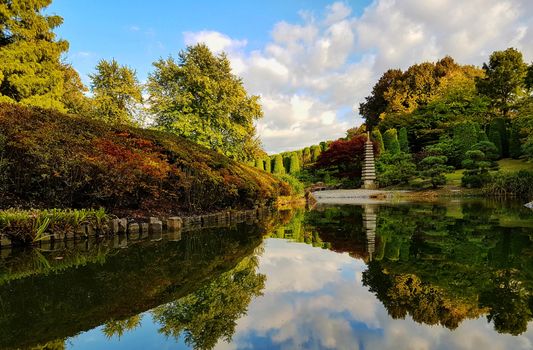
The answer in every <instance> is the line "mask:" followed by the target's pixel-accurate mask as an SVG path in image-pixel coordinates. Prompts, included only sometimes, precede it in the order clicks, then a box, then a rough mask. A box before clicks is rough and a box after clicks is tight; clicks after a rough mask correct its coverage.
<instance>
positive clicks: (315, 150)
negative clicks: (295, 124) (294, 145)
mask: <svg viewBox="0 0 533 350" xmlns="http://www.w3.org/2000/svg"><path fill="white" fill-rule="evenodd" d="M320 153H322V149H321V148H320V146H318V145H315V146H311V162H313V163H314V162H316V160H317V159H318V157H319V156H320Z"/></svg>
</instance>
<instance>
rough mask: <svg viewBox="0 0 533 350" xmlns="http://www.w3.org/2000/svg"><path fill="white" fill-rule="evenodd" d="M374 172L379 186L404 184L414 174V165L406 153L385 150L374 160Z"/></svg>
mask: <svg viewBox="0 0 533 350" xmlns="http://www.w3.org/2000/svg"><path fill="white" fill-rule="evenodd" d="M385 147H386V146H385ZM376 173H377V174H376V175H377V181H378V183H379V186H381V187H386V186H392V185H400V184H406V183H408V182H409V180H410V179H411V178H412V177H413V176H414V175H415V173H416V165H415V163H413V159H412V157H411V155H410V154H408V153H404V152H399V151H397V152H390V151H385V153H382V154H381V155H380V157H379V158H378V159H377V161H376Z"/></svg>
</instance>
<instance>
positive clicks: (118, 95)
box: [89, 59, 142, 124]
mask: <svg viewBox="0 0 533 350" xmlns="http://www.w3.org/2000/svg"><path fill="white" fill-rule="evenodd" d="M89 77H90V78H91V91H92V93H93V94H94V104H95V108H96V111H95V112H96V117H97V118H100V119H102V120H105V121H107V122H111V123H126V124H127V123H132V122H133V121H134V119H135V117H136V113H137V111H138V106H139V104H140V103H142V87H141V85H140V84H139V81H138V80H137V77H136V73H135V71H134V70H133V69H131V68H129V67H126V66H121V65H119V64H118V62H117V61H116V60H115V59H113V60H111V61H106V60H101V61H100V62H98V65H97V66H96V73H94V74H91V75H89Z"/></svg>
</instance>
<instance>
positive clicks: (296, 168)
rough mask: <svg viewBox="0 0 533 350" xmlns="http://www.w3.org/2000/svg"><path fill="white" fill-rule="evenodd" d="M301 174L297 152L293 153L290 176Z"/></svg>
mask: <svg viewBox="0 0 533 350" xmlns="http://www.w3.org/2000/svg"><path fill="white" fill-rule="evenodd" d="M298 172H300V160H299V159H298V155H297V154H296V153H295V152H292V153H291V156H290V163H289V174H296V173H298Z"/></svg>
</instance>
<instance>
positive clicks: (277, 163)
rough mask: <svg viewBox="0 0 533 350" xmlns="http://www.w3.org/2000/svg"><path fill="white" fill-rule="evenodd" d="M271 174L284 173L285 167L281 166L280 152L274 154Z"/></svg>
mask: <svg viewBox="0 0 533 350" xmlns="http://www.w3.org/2000/svg"><path fill="white" fill-rule="evenodd" d="M272 174H278V175H281V174H285V167H284V166H283V157H282V156H281V154H276V155H275V156H274V161H273V163H272Z"/></svg>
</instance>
